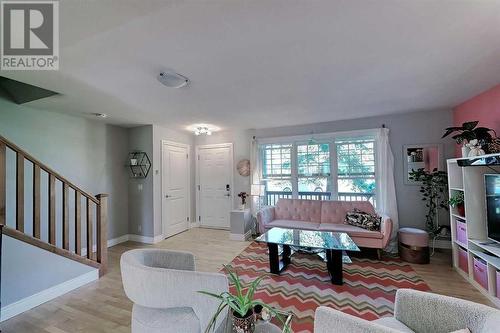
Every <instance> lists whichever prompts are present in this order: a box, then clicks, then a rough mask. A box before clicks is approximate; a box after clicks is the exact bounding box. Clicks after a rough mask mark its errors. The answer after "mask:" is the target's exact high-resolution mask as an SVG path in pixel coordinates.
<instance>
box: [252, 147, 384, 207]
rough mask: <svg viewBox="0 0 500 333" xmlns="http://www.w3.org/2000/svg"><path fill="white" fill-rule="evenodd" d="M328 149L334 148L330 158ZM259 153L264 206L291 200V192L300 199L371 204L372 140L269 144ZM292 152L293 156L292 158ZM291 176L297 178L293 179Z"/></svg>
mask: <svg viewBox="0 0 500 333" xmlns="http://www.w3.org/2000/svg"><path fill="white" fill-rule="evenodd" d="M331 147H335V151H336V154H334V156H330V149H331ZM261 151H262V155H261V156H262V176H263V179H264V180H265V182H266V203H267V204H275V202H276V201H277V200H278V199H279V198H292V197H293V193H294V190H295V191H296V192H295V193H297V197H298V198H301V199H315V200H330V199H332V200H336V199H338V200H347V201H353V200H370V201H372V202H374V195H375V150H374V141H373V139H367V138H358V139H350V140H343V141H336V142H335V143H334V144H330V143H315V142H309V143H303V144H302V143H301V144H296V145H295V146H294V145H293V144H269V145H263V146H261ZM294 152H295V154H296V155H295V156H292V154H294ZM293 157H295V158H293ZM332 160H334V162H335V164H334V165H337V170H336V172H334V173H332V172H331V161H332ZM292 161H293V162H292ZM295 164H296V165H295ZM294 170H295V172H293V171H294ZM292 174H294V175H296V176H297V177H296V178H293V177H292Z"/></svg>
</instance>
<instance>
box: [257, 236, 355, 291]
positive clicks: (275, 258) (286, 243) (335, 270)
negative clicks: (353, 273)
mask: <svg viewBox="0 0 500 333" xmlns="http://www.w3.org/2000/svg"><path fill="white" fill-rule="evenodd" d="M255 241H257V242H260V243H266V244H267V247H268V249H269V270H270V271H271V273H272V274H277V275H279V274H280V273H281V272H282V271H283V270H285V269H286V267H287V266H288V264H290V257H291V255H292V248H294V249H299V250H300V249H303V250H307V251H309V250H319V251H320V252H323V254H324V256H325V257H326V266H327V268H328V272H329V273H330V278H331V281H332V283H333V284H336V285H342V284H343V276H342V275H343V273H342V266H343V264H344V263H350V262H351V260H350V258H349V256H348V255H347V252H346V251H356V252H358V251H360V250H359V248H358V246H357V245H356V243H354V241H353V240H352V239H351V237H349V235H348V234H346V233H344V232H330V231H312V230H300V229H286V228H272V229H270V230H268V231H267V232H266V233H265V234H263V235H260V236H259V237H257V238H256V239H255ZM280 245H281V246H282V247H283V250H282V251H281V253H280V251H279V246H280ZM280 254H281V259H280Z"/></svg>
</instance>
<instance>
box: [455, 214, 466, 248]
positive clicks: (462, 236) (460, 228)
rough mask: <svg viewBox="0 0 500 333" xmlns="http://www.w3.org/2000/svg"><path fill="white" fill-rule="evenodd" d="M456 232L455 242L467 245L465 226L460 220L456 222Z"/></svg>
mask: <svg viewBox="0 0 500 333" xmlns="http://www.w3.org/2000/svg"><path fill="white" fill-rule="evenodd" d="M456 232H457V241H458V242H460V243H462V244H467V224H466V223H464V222H461V221H460V220H456Z"/></svg>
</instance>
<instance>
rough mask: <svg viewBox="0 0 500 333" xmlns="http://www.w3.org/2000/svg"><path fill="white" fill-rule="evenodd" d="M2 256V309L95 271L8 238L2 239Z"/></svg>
mask: <svg viewBox="0 0 500 333" xmlns="http://www.w3.org/2000/svg"><path fill="white" fill-rule="evenodd" d="M2 253H3V255H2V287H1V288H2V307H5V306H7V305H9V304H12V303H14V302H16V301H19V300H21V299H23V298H26V297H28V296H31V295H33V294H36V293H38V292H41V291H43V290H45V289H47V288H50V287H53V286H55V285H58V284H60V283H63V282H66V281H68V280H71V279H74V278H76V277H79V276H81V275H82V274H85V273H89V272H92V271H96V269H95V268H93V267H90V266H87V265H83V264H80V263H78V262H76V261H73V260H70V259H66V258H64V257H61V256H58V255H56V254H53V253H51V252H48V251H44V250H41V249H39V248H37V247H34V246H32V245H29V244H26V243H23V242H21V241H18V240H16V239H13V238H10V237H8V236H4V237H3V243H2ZM47 267H50V269H47ZM35 272H36V274H35Z"/></svg>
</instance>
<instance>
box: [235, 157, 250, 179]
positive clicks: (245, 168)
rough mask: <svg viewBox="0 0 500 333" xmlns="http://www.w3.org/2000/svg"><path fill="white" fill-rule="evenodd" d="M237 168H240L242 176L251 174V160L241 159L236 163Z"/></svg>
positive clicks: (239, 171)
mask: <svg viewBox="0 0 500 333" xmlns="http://www.w3.org/2000/svg"><path fill="white" fill-rule="evenodd" d="M236 170H238V173H239V174H240V176H243V177H248V176H250V161H249V160H247V159H244V160H241V161H239V162H238V164H237V165H236Z"/></svg>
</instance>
